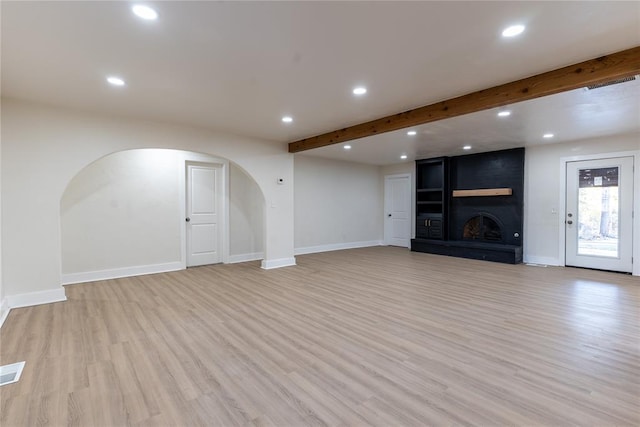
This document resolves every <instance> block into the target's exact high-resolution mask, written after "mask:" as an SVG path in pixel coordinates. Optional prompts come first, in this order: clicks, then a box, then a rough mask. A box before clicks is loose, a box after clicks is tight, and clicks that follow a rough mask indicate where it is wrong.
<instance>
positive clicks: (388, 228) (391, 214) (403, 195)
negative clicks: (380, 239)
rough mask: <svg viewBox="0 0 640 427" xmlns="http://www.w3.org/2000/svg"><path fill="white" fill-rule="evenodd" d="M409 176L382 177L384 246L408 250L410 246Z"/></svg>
mask: <svg viewBox="0 0 640 427" xmlns="http://www.w3.org/2000/svg"><path fill="white" fill-rule="evenodd" d="M410 180H411V176H410V175H408V174H402V175H388V176H385V177H384V212H385V215H384V244H385V245H389V246H402V247H403V248H408V247H409V246H410V244H411V181H410Z"/></svg>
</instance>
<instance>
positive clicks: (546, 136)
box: [542, 133, 554, 139]
mask: <svg viewBox="0 0 640 427" xmlns="http://www.w3.org/2000/svg"><path fill="white" fill-rule="evenodd" d="M542 137H543V138H547V139H549V138H553V137H554V135H553V134H552V133H545V134H544V135H542Z"/></svg>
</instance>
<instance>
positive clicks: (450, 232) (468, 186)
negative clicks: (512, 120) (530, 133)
mask: <svg viewBox="0 0 640 427" xmlns="http://www.w3.org/2000/svg"><path fill="white" fill-rule="evenodd" d="M436 162H440V163H441V164H442V165H443V167H442V171H441V175H442V181H441V182H437V184H439V185H426V184H425V183H424V182H422V181H416V182H417V184H420V185H421V186H419V187H416V188H417V190H416V205H417V206H416V212H417V213H419V214H418V215H417V217H416V238H415V239H412V241H411V249H412V250H413V251H416V252H428V253H434V254H440V255H450V256H458V257H463V258H472V259H481V260H488V261H496V262H505V263H510V264H517V263H520V262H522V240H523V233H522V230H523V221H522V219H523V210H524V209H523V207H524V203H523V196H524V148H516V149H511V150H502V151H492V152H487V153H477V154H470V155H466V156H455V157H449V158H445V159H441V158H438V159H427V160H421V161H418V162H417V163H416V171H417V172H416V173H417V175H416V176H417V177H424V175H425V169H428V168H427V167H428V166H432V164H434V163H436ZM432 193H433V194H437V196H438V197H437V198H436V197H435V196H433V198H431V199H429V198H427V196H429V197H431V195H432ZM434 206H437V208H438V210H437V211H434V210H433V209H434ZM427 214H429V215H436V214H437V216H438V222H437V225H438V226H440V227H441V229H442V230H443V232H442V233H441V234H440V235H437V236H436V235H432V234H426V235H425V233H424V229H427V231H428V229H429V224H430V221H431V222H433V220H434V219H432V218H430V217H428V216H427ZM423 224H424V225H423ZM419 232H422V233H420V236H418V234H419Z"/></svg>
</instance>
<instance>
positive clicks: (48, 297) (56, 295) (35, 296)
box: [5, 288, 67, 309]
mask: <svg viewBox="0 0 640 427" xmlns="http://www.w3.org/2000/svg"><path fill="white" fill-rule="evenodd" d="M5 299H6V300H7V306H8V307H9V309H13V308H19V307H29V306H32V305H40V304H49V303H52V302H60V301H66V300H67V296H66V295H65V293H64V288H58V289H50V290H48V291H39V292H29V293H26V294H18V295H7V297H6V298H5Z"/></svg>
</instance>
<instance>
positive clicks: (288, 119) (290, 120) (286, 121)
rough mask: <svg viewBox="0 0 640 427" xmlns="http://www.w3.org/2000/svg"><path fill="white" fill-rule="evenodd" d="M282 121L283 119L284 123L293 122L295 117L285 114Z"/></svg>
mask: <svg viewBox="0 0 640 427" xmlns="http://www.w3.org/2000/svg"><path fill="white" fill-rule="evenodd" d="M282 121H283V122H284V123H291V122H292V121H293V117H291V116H284V117H283V118H282Z"/></svg>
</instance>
